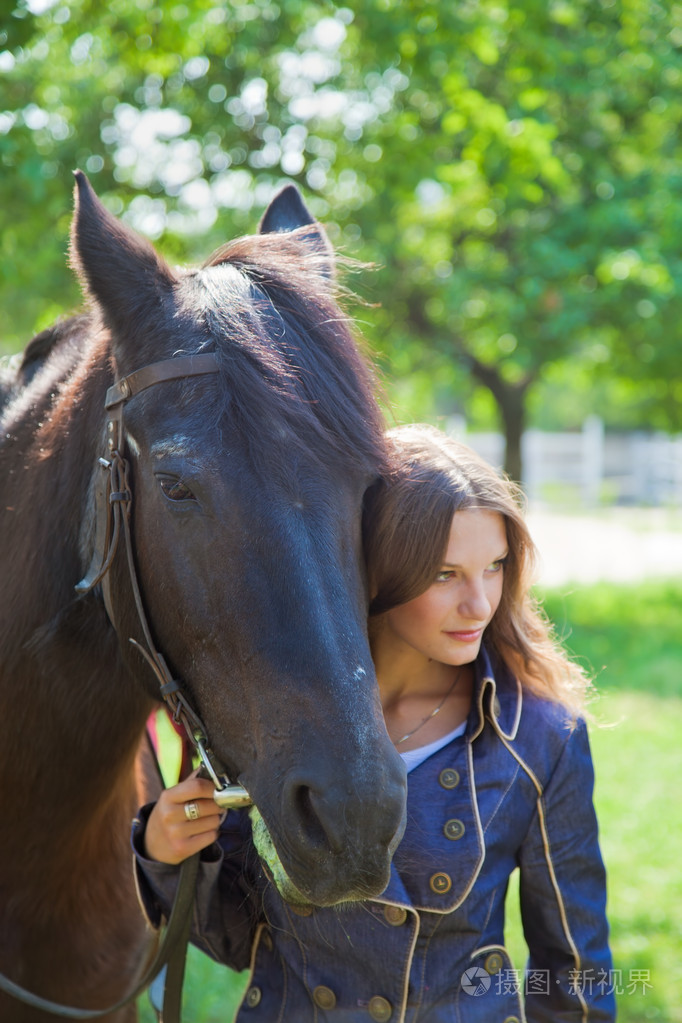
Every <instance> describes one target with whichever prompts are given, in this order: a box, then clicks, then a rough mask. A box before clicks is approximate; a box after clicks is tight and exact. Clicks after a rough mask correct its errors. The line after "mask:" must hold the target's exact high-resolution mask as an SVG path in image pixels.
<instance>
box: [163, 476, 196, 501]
mask: <svg viewBox="0 0 682 1023" xmlns="http://www.w3.org/2000/svg"><path fill="white" fill-rule="evenodd" d="M159 486H160V487H161V490H162V491H163V493H164V495H165V496H166V497H167V498H168V500H169V501H196V497H195V496H194V494H193V493H192V491H191V490H190V489H189V487H188V486H187V484H186V483H183V482H182V480H172V479H160V480H159Z"/></svg>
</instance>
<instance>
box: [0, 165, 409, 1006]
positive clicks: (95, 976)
mask: <svg viewBox="0 0 682 1023" xmlns="http://www.w3.org/2000/svg"><path fill="white" fill-rule="evenodd" d="M76 179H77V188H76V212H75V216H74V224H73V236H72V262H73V264H74V266H75V268H76V270H77V272H78V274H79V276H80V278H81V281H82V283H83V286H84V288H85V291H86V294H87V296H88V298H89V300H90V311H89V312H87V313H86V314H83V315H79V316H75V317H73V318H71V319H68V320H66V321H64V322H62V323H60V324H58V325H57V326H55V327H53V328H52V329H50V330H48V331H46V332H44V333H43V334H41V335H38V337H37V338H34V340H33V342H31V344H29V346H28V348H27V350H26V352H25V353H24V356H23V360H21V361H20V362H19V365H18V366H17V367H15V369H14V370H13V371H12V372H10V371H9V370H8V369H5V371H4V373H3V377H2V383H1V387H0V390H1V392H2V395H3V408H2V415H1V417H0V423H1V428H0V480H1V481H2V483H1V486H2V494H1V501H0V514H1V516H2V520H1V522H2V524H1V526H0V544H2V560H1V564H2V569H3V584H2V588H1V590H0V607H1V611H0V729H1V739H0V765H1V767H0V918H1V923H0V972H2V973H3V974H5V975H6V976H8V977H10V978H11V979H12V980H13V981H15V982H16V983H19V984H21V985H23V986H24V987H26V988H29V989H31V990H33V991H34V992H36V993H37V994H39V995H41V996H43V997H46V998H50V999H54V1000H57V1001H62V1002H66V1003H67V1004H71V1005H78V1006H83V1007H86V1008H100V1007H104V1006H106V1005H109V1004H112V1003H113V1002H114V1001H115V1000H116V999H117V998H119V997H121V996H122V995H123V994H125V992H126V990H129V989H130V988H131V987H132V986H133V982H134V981H135V979H136V978H137V977H138V976H139V975H140V974H141V973H142V970H143V967H144V965H145V960H146V958H147V957H148V955H149V945H150V937H149V935H148V933H146V931H145V926H144V923H143V920H142V917H141V913H140V911H139V908H138V906H137V903H136V896H135V892H134V885H133V878H132V871H131V855H130V852H129V846H128V841H129V839H128V835H129V827H130V820H131V817H132V816H133V815H134V813H135V810H136V807H137V806H138V805H139V804H140V803H141V802H143V801H144V800H145V799H146V798H147V796H148V795H149V792H148V788H147V786H146V785H145V774H144V772H143V770H142V769H141V760H140V755H139V750H140V748H141V737H142V736H143V735H144V724H145V720H146V719H147V716H148V714H149V713H150V710H151V709H152V707H153V706H154V705H155V701H156V700H158V696H159V689H158V683H157V681H156V678H155V676H154V674H153V672H152V671H151V670H150V667H149V665H148V663H147V661H146V660H145V659H144V658H143V657H142V656H141V654H140V651H139V648H138V647H137V646H136V645H135V644H134V643H131V642H130V640H131V639H133V640H137V641H139V642H140V643H142V642H143V636H142V635H141V627H140V622H139V619H138V616H137V613H136V610H135V603H134V600H133V595H132V589H131V580H130V575H129V572H128V568H127V565H126V555H125V552H124V550H123V547H122V545H121V544H119V547H118V549H117V553H116V555H115V557H114V560H113V563H112V566H111V569H110V571H109V574H108V586H109V592H110V598H109V613H107V611H106V610H105V606H104V603H103V598H102V587H101V585H97V586H95V587H94V588H92V589H91V590H89V592H87V593H85V594H82V593H81V594H78V593H77V592H76V589H75V587H76V586H77V584H78V583H79V581H80V580H81V579H82V578H83V577H84V576H85V575H86V574H87V572H88V568H89V566H90V565H91V562H92V561H93V558H94V559H95V561H96V560H97V556H98V555H97V551H96V550H94V547H95V544H96V535H97V529H96V525H95V499H94V492H95V489H96V487H97V485H98V484H97V481H98V479H99V476H100V475H101V473H102V471H103V469H102V464H101V463H100V459H101V458H102V456H105V455H106V454H107V445H106V417H105V412H104V401H105V393H106V392H107V389H108V388H110V387H111V386H112V384H113V383H114V381H116V380H121V379H122V378H124V377H126V376H128V375H129V374H131V373H133V372H134V371H137V370H139V369H140V368H142V367H145V366H147V365H149V364H156V363H159V362H160V361H162V362H166V361H167V360H169V359H171V360H172V359H174V358H184V357H186V356H188V355H192V354H195V353H207V352H212V353H214V359H215V361H216V366H217V371H215V372H212V373H211V374H206V375H201V376H193V377H184V375H183V374H178V377H177V378H173V379H169V380H166V381H165V382H161V383H158V384H156V385H155V386H150V387H148V388H146V389H145V390H143V391H141V393H139V394H137V395H136V396H134V397H132V398H131V400H130V401H128V402H127V404H126V405H125V416H124V419H125V431H126V438H127V440H126V457H127V459H128V460H129V462H130V468H129V480H128V485H129V487H130V491H131V492H132V494H133V504H132V513H131V528H132V537H133V549H134V558H135V567H136V572H137V577H138V579H139V584H140V589H141V593H142V600H143V603H144V608H145V611H146V615H147V618H148V621H149V627H150V630H151V632H152V634H153V638H154V642H155V644H156V647H157V649H158V650H159V651H161V652H162V653H163V655H164V657H165V659H166V661H167V663H168V665H169V667H170V670H171V672H172V674H173V677H174V678H176V679H178V680H180V682H181V684H182V686H183V689H184V691H185V692H186V693H187V695H188V698H189V700H190V701H191V702H192V704H193V705H194V708H195V709H196V711H197V712H198V714H199V715H200V716H201V718H202V719H203V721H204V723H205V725H206V728H207V731H208V736H209V740H210V743H211V745H212V748H213V750H214V751H215V753H216V755H217V756H218V757H219V758H220V760H221V761H222V763H223V764H224V765H225V766H226V768H227V770H228V773H229V774H230V777H231V778H232V779H233V780H238V781H239V782H240V783H241V784H243V785H244V786H245V787H246V789H247V790H248V792H249V794H250V796H251V797H252V799H253V801H254V803H255V804H256V807H257V808H258V811H259V813H260V816H261V818H262V820H263V821H264V823H265V826H266V828H267V831H268V832H269V837H270V838H271V840H272V844H273V845H274V849H275V850H276V854H277V856H278V857H279V860H280V862H281V865H282V867H283V869H284V871H285V872H286V874H287V875H288V877H289V879H290V880H291V882H292V883H293V885H294V886H295V887H296V888H297V889H298V891H299V892H301V893H302V894H303V896H304V897H305V898H306V899H307V900H308V901H310V902H312V903H315V904H319V905H331V904H335V903H337V902H339V901H342V900H346V899H354V898H359V897H362V896H366V895H370V894H376V893H378V892H380V891H381V890H382V888H383V887H384V886H385V884H386V883H387V879H388V871H389V861H390V856H391V852H392V850H393V848H394V846H395V844H396V842H397V841H398V839H399V836H400V830H401V823H402V818H403V813H404V772H403V769H402V765H401V763H400V761H399V759H398V757H397V755H396V753H395V751H394V750H393V747H392V746H391V744H390V743H389V740H388V737H387V735H386V731H385V728H384V724H383V719H382V714H381V708H380V705H379V702H378V697H377V691H376V683H375V677H374V672H373V667H372V661H371V658H370V652H369V648H368V643H367V634H366V611H367V594H366V582H365V577H364V572H363V564H362V557H361V508H362V502H363V494H364V492H365V490H366V488H367V487H368V486H369V485H370V483H371V482H372V480H373V479H374V478H376V476H377V474H378V473H379V472H380V471H381V469H382V460H383V457H384V450H383V444H382V436H381V435H382V425H381V418H380V415H379V412H378V408H377V405H376V403H375V400H374V396H373V392H372V375H371V372H370V371H369V369H368V367H367V365H366V363H365V361H364V360H363V358H362V357H361V356H360V354H359V352H358V350H357V348H356V347H355V344H354V342H353V340H352V338H351V334H350V332H349V328H348V325H347V320H346V319H345V318H344V316H343V315H342V314H341V312H340V309H339V307H338V305H337V304H336V300H335V297H334V295H335V285H334V273H333V256H332V254H331V252H330V249H329V244H328V241H327V239H326V235H325V234H324V231H323V229H322V228H321V227H320V225H319V224H318V223H317V222H316V221H314V220H313V218H312V217H311V216H310V214H309V213H308V211H307V209H306V207H305V206H304V204H303V202H302V200H301V198H300V196H299V194H298V192H297V191H296V190H295V189H294V188H293V187H291V186H289V187H288V188H285V189H284V191H282V192H281V193H280V194H279V195H278V196H277V197H276V198H275V199H274V200H273V202H272V203H271V205H270V207H269V208H268V210H267V211H266V213H265V215H264V217H263V220H262V222H261V225H260V230H259V233H258V234H257V235H254V236H253V237H247V238H242V239H239V240H237V241H235V242H233V243H231V244H229V245H227V246H226V247H225V248H223V249H221V250H220V251H219V252H218V253H217V254H215V255H214V256H213V257H212V258H211V259H210V260H209V261H208V262H207V263H206V264H205V265H204V266H203V267H201V268H199V269H193V270H182V271H180V270H175V269H171V268H170V267H169V266H168V265H167V264H166V263H165V262H164V261H163V260H162V259H161V258H160V257H159V255H158V254H157V253H156V252H155V250H154V249H153V248H152V246H151V245H149V244H148V243H147V242H146V241H143V240H142V239H140V238H139V237H138V236H137V235H136V234H135V233H134V232H132V231H131V230H129V229H128V228H127V227H125V226H124V225H122V224H121V223H120V222H119V221H117V220H116V219H115V218H114V217H112V216H111V215H110V214H109V213H108V212H107V211H106V210H105V208H104V207H103V205H102V204H101V203H100V201H99V200H98V199H97V197H96V196H95V194H94V192H93V191H92V188H91V186H90V185H89V183H88V181H87V179H86V178H85V177H84V176H83V175H82V174H80V173H79V174H77V175H76ZM134 1015H135V1012H134V1009H132V1008H128V1009H126V1010H123V1011H121V1012H119V1013H116V1014H114V1015H111V1016H109V1017H107V1018H108V1019H110V1020H117V1021H121V1020H130V1019H133V1018H134ZM0 1018H1V1019H3V1020H5V1019H6V1020H12V1021H13V1023H18V1021H22V1023H23V1021H27V1020H31V1021H35V1020H41V1021H42V1020H46V1019H47V1018H49V1017H47V1016H44V1015H43V1014H42V1013H40V1012H35V1011H34V1010H30V1009H27V1008H25V1007H23V1006H22V1005H20V1003H19V1002H13V1001H12V1000H11V999H8V998H6V997H5V996H0Z"/></svg>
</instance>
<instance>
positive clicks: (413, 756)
mask: <svg viewBox="0 0 682 1023" xmlns="http://www.w3.org/2000/svg"><path fill="white" fill-rule="evenodd" d="M466 726H467V723H466V721H463V722H462V724H461V725H458V726H457V728H455V730H454V731H452V732H448V734H447V735H443V736H442V737H441V738H440V739H436V740H435V742H430V743H429V744H428V746H418V747H417V749H410V750H407V751H406V752H405V753H401V754H400V756H401V757H402V758H403V762H404V764H405V767H406V768H407V773H408V774H409V773H410V771H413V770H414V769H415V767H419V765H420V764H422V763H423V762H424V761H425V760H426V759H427V757H430V756H431V755H432V754H433V753H437V752H438V750H439V749H442V748H443V746H447V744H448V743H449V742H452V740H453V739H456V738H457V737H458V736H460V735H464V733H465V731H466Z"/></svg>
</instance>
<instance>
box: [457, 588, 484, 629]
mask: <svg viewBox="0 0 682 1023" xmlns="http://www.w3.org/2000/svg"><path fill="white" fill-rule="evenodd" d="M459 611H460V614H462V615H464V616H465V617H467V618H471V619H472V620H473V621H475V622H483V621H486V619H487V618H488V615H489V614H490V601H489V600H488V594H487V593H486V589H485V586H484V585H483V583H482V582H470V583H469V585H468V586H467V589H466V592H465V593H463V594H462V599H461V601H460V605H459Z"/></svg>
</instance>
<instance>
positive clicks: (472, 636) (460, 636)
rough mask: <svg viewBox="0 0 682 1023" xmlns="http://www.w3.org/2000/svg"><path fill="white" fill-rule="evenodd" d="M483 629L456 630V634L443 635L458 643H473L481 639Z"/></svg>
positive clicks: (447, 632) (447, 633)
mask: <svg viewBox="0 0 682 1023" xmlns="http://www.w3.org/2000/svg"><path fill="white" fill-rule="evenodd" d="M482 634H483V629H458V630H457V632H449V631H446V633H445V635H446V636H449V637H450V639H455V640H457V641H458V642H459V643H474V642H475V641H476V640H477V639H480V638H481V635H482Z"/></svg>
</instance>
